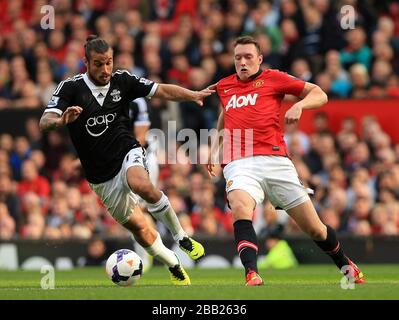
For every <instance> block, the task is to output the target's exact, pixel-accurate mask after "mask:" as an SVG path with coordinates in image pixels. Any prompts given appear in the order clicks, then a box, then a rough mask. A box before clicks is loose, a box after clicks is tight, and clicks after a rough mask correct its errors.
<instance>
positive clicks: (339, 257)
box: [314, 225, 349, 269]
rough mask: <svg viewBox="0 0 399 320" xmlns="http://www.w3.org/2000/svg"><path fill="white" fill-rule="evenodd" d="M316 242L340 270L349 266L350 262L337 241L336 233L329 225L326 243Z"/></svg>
mask: <svg viewBox="0 0 399 320" xmlns="http://www.w3.org/2000/svg"><path fill="white" fill-rule="evenodd" d="M314 242H315V243H316V244H317V245H318V246H319V247H320V248H321V250H323V251H324V252H325V253H326V254H328V255H329V256H330V257H331V259H333V261H334V263H335V264H336V265H337V267H338V268H339V269H341V268H342V267H343V266H345V265H349V260H348V258H347V257H346V256H345V254H344V251H343V250H342V248H341V244H340V243H339V242H338V240H337V236H336V233H335V231H334V229H333V228H331V227H330V226H328V225H327V239H326V240H324V241H316V240H314Z"/></svg>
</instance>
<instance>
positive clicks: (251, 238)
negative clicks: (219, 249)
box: [234, 220, 258, 273]
mask: <svg viewBox="0 0 399 320" xmlns="http://www.w3.org/2000/svg"><path fill="white" fill-rule="evenodd" d="M234 238H235V243H236V247H237V252H238V255H239V256H240V259H241V263H242V264H243V266H244V268H245V273H248V271H249V270H254V271H256V272H258V267H257V265H256V263H257V259H258V244H257V243H258V239H257V237H256V233H255V230H254V227H253V225H252V221H250V220H237V221H236V222H234Z"/></svg>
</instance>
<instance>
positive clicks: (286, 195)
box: [223, 156, 312, 210]
mask: <svg viewBox="0 0 399 320" xmlns="http://www.w3.org/2000/svg"><path fill="white" fill-rule="evenodd" d="M223 175H224V177H225V179H226V192H227V193H228V192H230V191H233V190H237V189H240V190H244V191H246V192H248V193H249V194H250V196H251V197H252V198H253V199H254V200H255V201H256V203H257V204H261V203H263V200H264V199H265V195H266V196H267V198H268V199H269V200H270V202H271V203H272V205H273V206H274V207H280V208H281V209H284V210H289V209H291V208H294V207H296V206H298V205H300V204H302V203H304V202H306V201H307V200H309V199H310V198H309V195H308V193H311V191H312V190H311V189H307V188H305V187H304V186H303V184H302V182H301V181H300V179H299V177H298V173H297V171H296V169H295V167H294V164H293V163H292V161H291V160H290V159H289V158H287V157H280V156H254V157H248V158H242V159H238V160H234V161H232V162H230V163H229V164H228V165H226V166H225V167H224V169H223Z"/></svg>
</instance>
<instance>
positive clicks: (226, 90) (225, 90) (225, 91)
mask: <svg viewBox="0 0 399 320" xmlns="http://www.w3.org/2000/svg"><path fill="white" fill-rule="evenodd" d="M231 89H232V88H230V89H224V93H227V92H229V91H230V90H231Z"/></svg>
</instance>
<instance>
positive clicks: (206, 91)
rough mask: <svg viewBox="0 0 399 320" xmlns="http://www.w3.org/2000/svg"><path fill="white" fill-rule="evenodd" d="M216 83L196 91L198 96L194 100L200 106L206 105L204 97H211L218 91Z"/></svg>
mask: <svg viewBox="0 0 399 320" xmlns="http://www.w3.org/2000/svg"><path fill="white" fill-rule="evenodd" d="M215 89H216V84H212V85H210V86H209V87H207V88H205V89H202V90H201V91H195V94H196V98H195V99H194V101H195V102H196V103H197V104H198V105H199V106H201V107H202V106H203V105H204V101H203V100H204V99H205V98H206V97H209V96H210V95H211V94H212V93H215V92H216V90H215Z"/></svg>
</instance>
